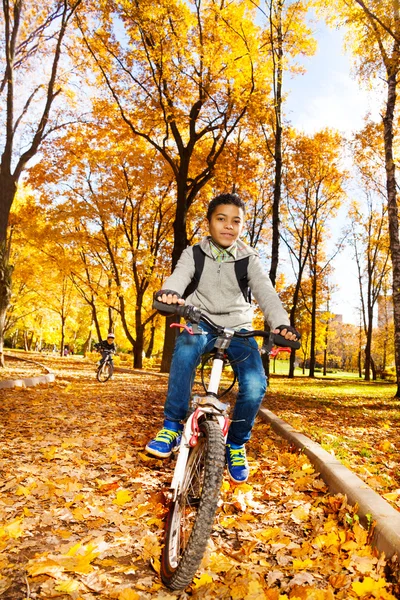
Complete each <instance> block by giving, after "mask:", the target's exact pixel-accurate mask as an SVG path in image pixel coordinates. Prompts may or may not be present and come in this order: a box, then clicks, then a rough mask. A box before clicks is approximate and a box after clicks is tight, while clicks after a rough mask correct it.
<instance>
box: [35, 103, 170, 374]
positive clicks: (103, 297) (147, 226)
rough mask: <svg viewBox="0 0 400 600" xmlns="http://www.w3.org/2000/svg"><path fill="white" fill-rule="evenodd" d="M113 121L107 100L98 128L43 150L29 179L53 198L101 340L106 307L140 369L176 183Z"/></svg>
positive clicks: (55, 219) (59, 230)
mask: <svg viewBox="0 0 400 600" xmlns="http://www.w3.org/2000/svg"><path fill="white" fill-rule="evenodd" d="M114 117H115V113H113V111H112V110H111V109H110V105H109V103H107V102H102V103H101V105H100V104H99V105H98V106H96V107H95V109H94V113H93V119H94V122H93V124H90V125H89V124H88V125H86V127H83V126H81V128H80V132H79V133H75V135H74V143H73V145H72V146H70V145H69V144H68V139H69V138H70V134H67V135H66V136H65V138H60V139H59V140H58V144H57V145H55V144H52V145H51V147H47V145H45V146H44V151H45V156H44V157H43V159H42V161H41V163H40V164H39V165H37V167H35V168H32V169H31V173H30V177H31V181H32V183H33V182H34V184H35V187H36V188H37V189H40V190H41V191H43V194H44V195H45V196H46V198H48V204H49V205H50V207H49V208H47V209H46V210H47V213H48V215H49V217H48V218H49V220H50V221H51V223H52V226H53V237H58V239H60V240H62V243H63V245H64V246H65V247H67V248H68V249H69V254H70V277H71V278H72V280H73V282H74V284H75V286H76V287H77V288H78V289H79V292H80V294H81V295H82V297H83V298H84V300H85V301H86V302H87V303H88V304H89V305H90V307H91V312H92V317H93V322H94V324H95V326H96V330H97V335H98V337H99V338H101V339H103V337H104V335H102V334H101V331H100V330H101V319H100V318H99V314H98V313H99V310H101V309H102V307H104V306H105V307H107V311H108V313H109V318H108V320H109V325H108V330H110V329H112V326H113V321H114V319H115V318H116V317H118V318H119V320H120V322H121V325H122V328H123V331H124V334H125V336H126V338H127V340H128V342H129V344H130V345H131V346H132V350H133V363H134V366H135V367H136V368H141V367H142V359H143V353H144V344H145V337H146V335H145V332H146V327H148V326H149V325H150V323H152V321H153V319H154V318H155V312H154V311H153V310H152V308H151V302H152V296H153V292H155V291H156V286H159V285H160V283H159V282H160V279H163V277H164V275H165V273H166V272H167V271H168V270H169V265H170V262H169V261H168V259H167V257H168V254H169V251H170V248H171V231H172V223H171V222H172V218H173V212H174V211H173V208H174V205H173V197H172V191H171V190H172V187H173V186H172V177H171V173H170V171H169V170H166V169H165V164H164V163H163V161H161V160H160V158H159V156H158V154H157V153H156V152H155V151H154V149H151V148H149V147H148V146H147V145H146V144H145V143H144V141H143V140H142V139H141V138H135V139H134V140H133V141H132V139H131V137H130V132H129V131H128V130H127V127H126V126H122V128H118V127H116V124H115V118H114ZM119 125H121V123H119ZM62 166H63V177H62V179H60V171H61V169H62ZM54 184H56V190H57V202H54ZM42 202H43V203H44V199H43V200H42ZM53 203H54V206H52V204H53ZM103 322H104V316H103ZM104 333H105V332H104V331H103V334H104Z"/></svg>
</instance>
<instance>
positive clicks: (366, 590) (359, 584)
mask: <svg viewBox="0 0 400 600" xmlns="http://www.w3.org/2000/svg"><path fill="white" fill-rule="evenodd" d="M351 587H352V588H353V590H354V591H355V593H356V594H357V596H359V598H361V597H362V596H366V595H367V594H373V593H374V592H379V590H382V589H383V588H384V587H386V581H385V580H384V579H382V578H381V579H378V581H375V579H372V577H365V578H364V580H363V581H354V582H353V583H352V584H351Z"/></svg>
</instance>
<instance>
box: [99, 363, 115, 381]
mask: <svg viewBox="0 0 400 600" xmlns="http://www.w3.org/2000/svg"><path fill="white" fill-rule="evenodd" d="M113 372H114V365H113V363H112V362H104V363H103V364H102V365H101V366H100V367H99V368H98V369H97V379H98V381H100V383H105V382H106V381H108V380H109V379H110V377H111V375H112V374H113Z"/></svg>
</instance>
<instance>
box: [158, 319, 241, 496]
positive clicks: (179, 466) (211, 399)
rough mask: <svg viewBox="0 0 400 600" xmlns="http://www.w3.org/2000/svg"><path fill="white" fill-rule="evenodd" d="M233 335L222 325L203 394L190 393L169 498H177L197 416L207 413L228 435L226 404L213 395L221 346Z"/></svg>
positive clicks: (194, 437)
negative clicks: (208, 379) (190, 397)
mask: <svg viewBox="0 0 400 600" xmlns="http://www.w3.org/2000/svg"><path fill="white" fill-rule="evenodd" d="M233 335H234V331H233V330H231V329H227V328H226V329H224V331H223V333H222V334H221V335H220V336H218V338H217V340H216V342H215V346H214V347H215V348H217V353H216V355H215V356H214V358H213V364H212V368H211V374H210V381H209V384H208V387H207V395H206V396H194V397H193V399H192V408H193V409H194V410H193V412H192V413H191V414H190V415H189V417H188V419H187V420H186V422H185V425H184V428H183V432H182V439H181V443H180V446H179V449H178V458H177V461H176V466H175V469H174V474H173V478H172V482H171V486H170V493H171V496H172V500H173V501H175V500H176V499H177V497H178V496H179V493H180V491H181V487H182V484H183V479H184V475H185V468H186V463H187V459H188V456H189V451H190V448H193V447H194V446H195V445H196V444H197V440H198V437H199V426H198V420H199V419H200V418H201V417H206V418H207V416H208V417H210V416H211V417H212V418H214V419H215V420H216V421H217V422H218V423H219V426H220V427H221V430H222V433H223V435H224V438H225V439H226V437H227V435H228V428H229V419H228V410H229V405H228V404H225V403H224V402H221V401H220V400H218V397H217V395H218V389H219V384H220V381H221V376H222V371H223V369H224V364H225V360H224V358H223V350H225V349H226V348H228V346H229V344H230V342H231V339H232V337H233Z"/></svg>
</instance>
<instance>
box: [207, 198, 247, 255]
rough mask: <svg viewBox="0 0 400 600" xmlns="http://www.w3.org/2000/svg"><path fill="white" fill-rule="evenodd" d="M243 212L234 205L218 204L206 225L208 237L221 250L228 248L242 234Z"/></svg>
mask: <svg viewBox="0 0 400 600" xmlns="http://www.w3.org/2000/svg"><path fill="white" fill-rule="evenodd" d="M243 225H244V212H243V210H242V209H241V208H239V207H238V206H235V205H234V204H220V205H219V206H217V208H216V209H215V210H214V212H213V213H212V215H211V219H210V221H209V223H208V227H209V231H210V235H211V237H212V239H213V240H214V242H216V243H217V244H218V245H219V246H221V247H222V248H229V246H232V244H233V243H234V242H236V240H237V239H238V237H239V236H240V234H241V233H242V230H243Z"/></svg>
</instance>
